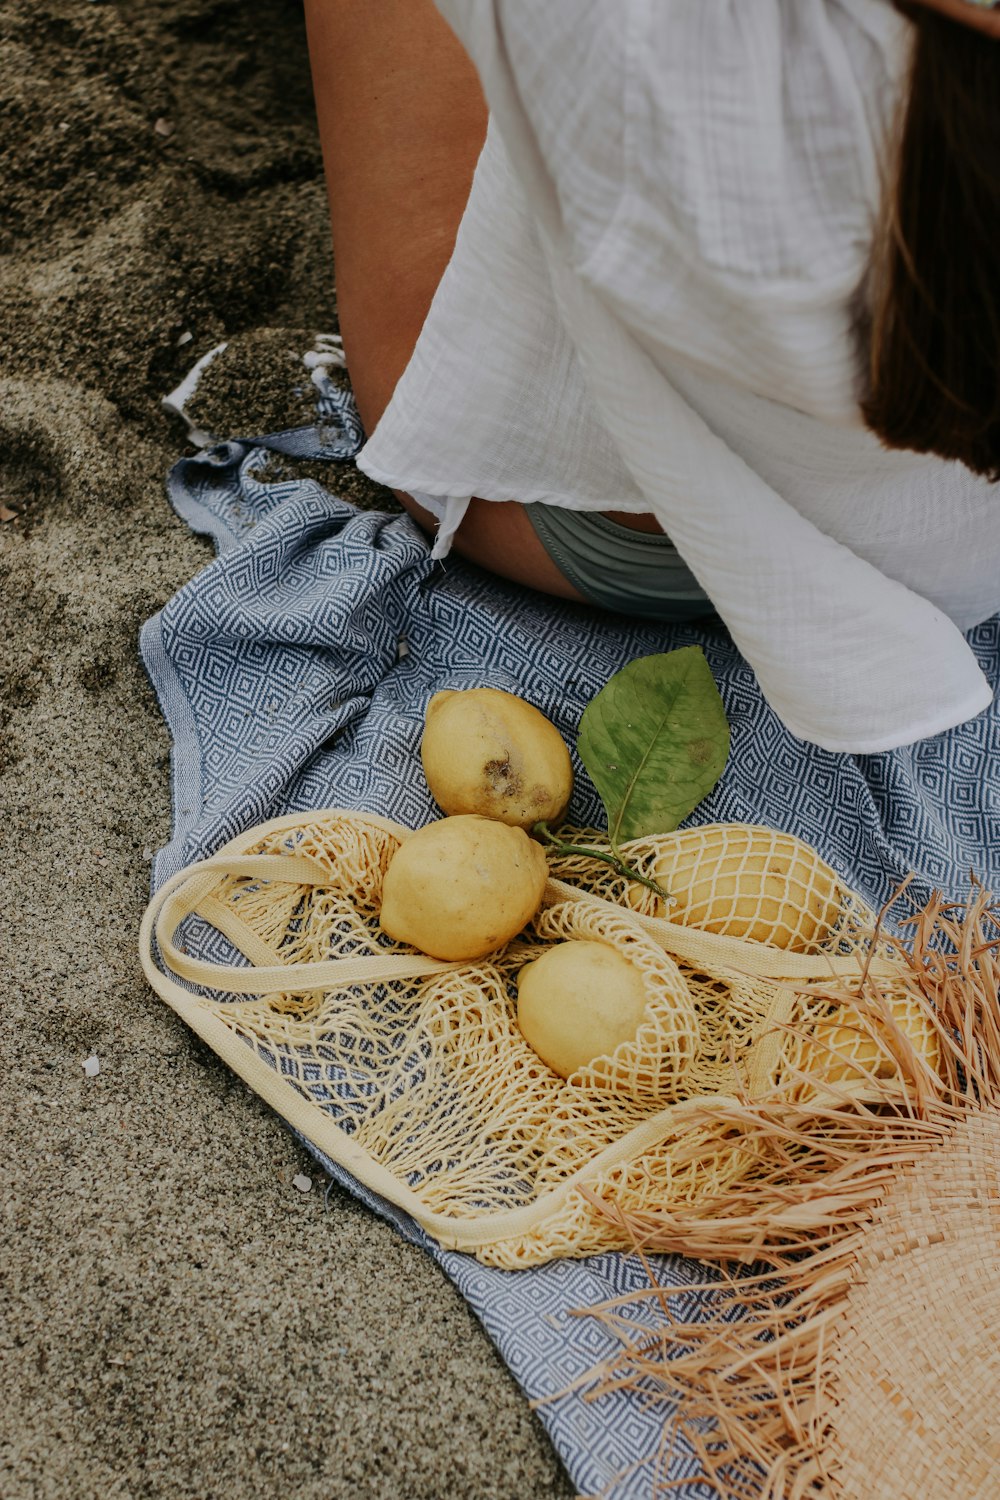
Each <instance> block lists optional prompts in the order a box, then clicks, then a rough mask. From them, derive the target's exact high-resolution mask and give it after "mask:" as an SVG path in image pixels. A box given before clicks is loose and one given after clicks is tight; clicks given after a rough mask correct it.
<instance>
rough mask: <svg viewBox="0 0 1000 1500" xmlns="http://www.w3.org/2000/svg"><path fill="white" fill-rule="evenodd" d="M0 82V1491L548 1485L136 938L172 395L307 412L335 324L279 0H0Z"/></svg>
mask: <svg viewBox="0 0 1000 1500" xmlns="http://www.w3.org/2000/svg"><path fill="white" fill-rule="evenodd" d="M359 3H360V0H359ZM0 101H2V104H0V122H2V124H0V155H2V169H0V252H2V255H0V328H2V334H0V339H2V347H3V356H2V363H0V395H2V399H0V506H2V509H0V517H2V519H0V567H2V573H3V579H2V584H0V598H2V609H3V617H4V639H5V640H6V642H7V645H6V648H5V651H4V655H3V663H2V684H3V698H4V707H3V737H2V757H3V768H2V777H3V780H2V791H0V800H2V809H3V816H2V818H0V841H2V851H3V852H2V860H0V880H2V885H3V893H2V898H0V913H2V916H0V923H2V927H3V938H2V942H3V954H4V985H3V991H4V993H3V1002H2V1006H0V1035H2V1048H0V1056H2V1074H0V1132H2V1139H3V1142H4V1162H5V1169H4V1171H3V1178H2V1184H0V1207H2V1212H0V1372H2V1375H0V1389H2V1400H0V1495H2V1496H3V1500H57V1497H58V1500H91V1497H93V1500H97V1497H101V1500H139V1497H157V1500H161V1497H162V1500H186V1497H191V1500H209V1497H218V1500H245V1497H272V1496H273V1497H275V1500H277V1497H279V1496H280V1497H282V1500H284V1497H292V1496H294V1497H296V1500H336V1497H339V1496H345V1497H346V1496H352V1497H355V1500H357V1497H366V1496H372V1497H375V1496H378V1497H397V1496H398V1497H407V1500H417V1497H455V1500H459V1497H470V1500H471V1497H475V1500H487V1497H497V1500H507V1497H510V1500H515V1497H516V1500H526V1497H530V1496H549V1495H563V1496H564V1495H569V1494H570V1493H572V1490H571V1486H570V1485H569V1482H568V1480H567V1478H566V1476H565V1473H564V1471H563V1469H562V1467H561V1465H560V1464H559V1462H558V1460H557V1459H556V1458H555V1456H554V1454H553V1452H552V1450H551V1448H550V1446H549V1444H548V1442H547V1439H546V1438H545V1436H544V1433H543V1431H542V1429H541V1426H540V1424H539V1423H538V1421H537V1419H536V1418H535V1417H534V1416H533V1415H532V1414H531V1413H530V1412H529V1410H528V1408H527V1404H526V1402H525V1401H524V1399H523V1398H522V1397H521V1395H520V1394H519V1392H518V1390H517V1388H516V1386H515V1385H514V1382H513V1381H512V1379H511V1378H510V1377H509V1376H508V1375H507V1373H506V1371H505V1369H504V1367H503V1366H502V1364H501V1362H500V1360H499V1358H498V1357H497V1356H496V1355H495V1354H494V1352H493V1350H492V1347H491V1346H490V1345H489V1343H488V1342H487V1340H486V1338H485V1335H484V1334H483V1333H482V1332H481V1330H480V1328H479V1325H478V1324H477V1322H476V1321H475V1319H474V1317H473V1316H472V1314H471V1313H470V1312H469V1311H468V1310H467V1308H466V1306H465V1304H464V1303H463V1302H462V1300H461V1299H460V1297H459V1296H458V1294H457V1293H456V1292H455V1291H454V1289H453V1288H452V1286H451V1284H450V1283H449V1282H448V1281H447V1280H446V1279H445V1278H444V1276H443V1275H442V1274H441V1273H440V1272H439V1271H438V1269H437V1268H436V1266H435V1265H434V1264H433V1262H432V1261H431V1260H430V1259H429V1258H428V1257H426V1256H424V1255H423V1254H422V1253H421V1252H419V1251H417V1250H415V1249H413V1248H411V1247H410V1246H408V1245H406V1244H404V1243H403V1242H402V1241H400V1240H399V1239H398V1238H397V1236H396V1235H395V1234H394V1233H393V1231H392V1230H390V1229H389V1228H388V1227H387V1226H386V1225H384V1224H383V1223H382V1222H381V1221H380V1220H377V1219H376V1218H375V1217H374V1216H373V1215H371V1214H370V1213H369V1212H367V1211H366V1210H365V1209H363V1208H362V1207H361V1206H360V1205H358V1204H357V1203H356V1202H355V1201H354V1200H353V1199H351V1198H350V1197H349V1196H348V1195H347V1194H346V1193H344V1192H341V1191H340V1190H339V1189H334V1190H332V1191H331V1193H330V1195H329V1201H328V1206H326V1207H325V1206H324V1194H323V1188H324V1185H325V1184H324V1183H323V1182H322V1180H321V1178H320V1174H319V1173H318V1172H317V1170H316V1169H315V1167H314V1165H313V1163H312V1162H311V1160H310V1158H309V1157H308V1156H307V1155H306V1154H305V1152H304V1151H302V1150H301V1149H300V1148H299V1146H298V1145H297V1144H296V1143H295V1141H294V1140H293V1139H292V1138H291V1136H290V1135H289V1134H288V1133H287V1132H286V1131H285V1129H284V1128H283V1127H282V1125H281V1124H280V1123H279V1121H278V1120H277V1119H276V1118H275V1117H274V1116H273V1115H271V1114H270V1113H269V1112H268V1110H266V1109H265V1108H264V1107H263V1106H262V1105H261V1104H260V1103H258V1101H257V1100H256V1099H255V1098H254V1097H253V1096H252V1095H251V1094H250V1093H249V1092H248V1090H247V1089H246V1088H245V1087H244V1086H243V1085H242V1084H241V1083H240V1082H238V1081H237V1080H236V1079H235V1078H234V1077H233V1076H232V1075H231V1074H230V1073H229V1072H228V1071H227V1070H226V1068H225V1067H223V1065H222V1064H221V1063H220V1062H218V1061H217V1059H216V1058H215V1056H214V1055H213V1054H212V1053H210V1052H209V1051H208V1050H207V1049H206V1048H204V1047H203V1046H202V1045H201V1044H200V1043H199V1042H198V1041H197V1040H196V1039H195V1038H194V1037H193V1036H192V1035H191V1034H190V1033H188V1032H187V1031H186V1030H185V1028H184V1027H183V1025H182V1024H181V1023H180V1022H179V1021H178V1020H177V1019H176V1018H175V1017H174V1015H173V1014H172V1013H171V1012H170V1011H169V1010H168V1009H167V1008H166V1007H165V1006H164V1005H163V1004H162V1003H161V1002H160V1001H159V1000H158V999H157V998H156V997H155V996H154V995H153V994H152V993H151V992H150V991H149V990H148V989H147V987H146V985H145V983H144V982H143V979H142V977H141V974H140V971H139V965H138V961H137V958H136V956H135V935H136V929H137V926H138V923H139V919H140V915H141V912H142V909H143V906H144V904H145V899H146V895H147V881H148V866H149V855H150V853H151V851H152V850H153V849H154V848H155V847H157V846H158V845H160V844H162V843H163V842H165V840H166V839H167V837H168V833H169V743H168V737H167V733H166V730H165V727H164V725H163V722H162V720H161V717H160V714H159V711H158V708H157V706H156V703H155V700H154V697H153V694H152V691H151V689H150V687H149V685H148V683H147V681H146V678H145V675H144V673H143V671H142V668H141V666H140V663H139V658H138V654H137V648H136V637H137V632H138V629H139V626H140V625H141V623H142V622H143V621H144V620H145V619H146V618H147V617H148V616H149V615H150V614H152V613H153V612H154V611H155V610H156V609H157V608H158V607H159V606H160V605H162V604H163V603H164V601H165V600H166V599H167V598H168V597H169V596H170V594H172V593H173V591H174V590H175V589H176V588H177V587H178V586H179V585H181V584H182V583H184V582H185V580H186V579H187V578H188V577H190V575H191V574H192V573H194V572H195V571H196V570H197V569H198V568H200V567H202V566H204V564H205V563H206V562H207V561H208V560H209V558H210V556H211V551H210V548H209V546H208V544H207V543H206V542H205V541H204V540H201V539H198V538H196V537H193V536H192V535H191V534H190V533H189V532H188V530H187V528H186V527H185V526H184V525H183V524H182V523H181V522H180V521H179V520H177V518H176V517H174V515H173V514H172V512H171V511H170V510H169V508H168V505H167V502H166V499H165V495H164V489H163V481H164V476H165V474H166V472H167V470H168V468H169V466H170V464H171V463H172V462H173V460H174V459H175V458H177V457H178V456H180V455H181V454H182V453H183V452H185V451H189V450H188V449H187V448H186V446H185V438H184V431H183V428H182V426H181V424H180V423H179V422H178V421H177V420H176V419H175V418H171V417H169V416H168V415H167V414H166V413H165V412H164V411H163V410H162V409H161V407H160V404H159V400H160V397H161V396H162V395H163V394H164V392H166V391H168V390H169V389H171V387H172V386H173V385H175V384H176V382H177V380H178V379H179V378H180V376H181V375H182V374H183V373H184V372H185V371H186V370H187V369H188V368H189V367H190V365H191V364H192V363H193V361H194V359H195V358H196V357H197V356H199V355H200V354H202V353H204V352H205V351H207V350H208V349H210V348H211V347H212V346H213V345H215V344H217V343H218V342H219V341H220V340H222V339H224V338H230V339H231V340H232V341H233V342H232V347H231V351H230V358H228V359H227V361H226V362H225V365H224V366H220V369H219V371H218V372H214V373H213V374H212V378H211V379H209V380H206V383H205V387H204V389H203V391H202V393H201V400H200V406H199V413H198V414H199V419H200V420H201V421H202V422H204V423H205V424H207V425H209V426H210V427H211V428H212V429H213V430H214V431H216V432H217V433H218V434H219V435H236V434H239V433H248V432H259V431H266V430H273V429H275V428H277V427H280V426H284V425H290V424H293V423H299V422H303V421H307V420H309V416H310V406H309V392H308V387H307V385H306V388H305V390H304V391H303V385H302V380H301V374H300V371H301V365H300V362H299V355H300V354H301V352H302V350H303V349H304V348H306V347H308V341H309V340H310V338H311V337H312V335H313V333H314V332H315V331H316V330H324V331H328V330H330V329H331V328H332V327H334V326H335V307H334V298H333V289H332V282H333V277H332V265H331V261H330V249H329V236H328V229H327V222H326V207H325V199H324V195H323V186H322V175H321V165H320V159H319V150H318V145H317V141H316V135H315V129H314V123H313V114H312V102H311V97H310V93H309V83H308V64H307V58H306V51H305V42H304V35H303V29H302V22H301V13H300V8H299V6H298V4H296V3H294V0H240V3H237V0H3V3H2V4H0ZM188 335H190V337H189V336H188ZM353 482H354V483H355V485H356V489H355V490H354V491H353V493H354V494H355V496H356V498H358V499H359V500H361V501H370V500H371V498H372V493H371V487H369V486H367V484H366V483H363V482H361V481H360V480H354V481H353ZM92 1056H96V1058H97V1059H98V1060H99V1066H100V1071H99V1073H97V1075H96V1076H93V1077H89V1076H87V1074H86V1073H85V1070H84V1066H83V1065H84V1062H85V1061H86V1060H87V1059H88V1058H90V1057H92ZM297 1174H304V1175H306V1176H308V1177H310V1178H311V1179H312V1189H311V1191H309V1192H306V1193H303V1192H300V1191H299V1190H298V1189H297V1188H296V1187H295V1186H294V1185H293V1178H295V1177H296V1175H297Z"/></svg>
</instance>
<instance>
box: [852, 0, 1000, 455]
mask: <svg viewBox="0 0 1000 1500" xmlns="http://www.w3.org/2000/svg"><path fill="white" fill-rule="evenodd" d="M899 8H900V9H901V10H904V11H905V13H906V14H907V15H909V16H910V17H911V18H912V20H913V21H914V23H915V25H916V28H917V34H916V46H915V53H914V59H913V68H912V78H911V82H910V91H909V98H908V102H907V105H906V112H905V118H904V121H903V130H902V140H901V145H900V152H899V160H898V168H897V172H896V178H895V184H894V187H893V191H892V193H891V195H890V200H889V202H888V203H887V205H886V208H887V213H886V224H885V233H884V235H883V243H882V246H881V247H880V250H879V252H878V254H877V257H876V263H875V266H874V268H873V270H874V277H873V306H872V312H871V316H872V322H871V324H870V331H871V371H870V384H869V390H868V394H867V398H866V400H865V401H864V402H863V403H862V410H863V412H864V416H865V419H866V421H867V423H868V426H869V427H870V428H871V429H872V431H874V432H876V433H877V434H878V435H879V436H880V437H881V438H882V439H883V441H884V442H885V443H886V444H888V446H889V447H891V448H909V449H914V450H916V451H917V452H921V453H937V454H939V455H940V456H941V457H943V458H951V459H959V460H960V461H961V462H962V463H964V464H966V465H967V466H968V467H969V468H970V469H972V470H973V471H974V472H975V473H977V474H982V475H984V476H985V477H986V478H988V479H990V480H993V481H994V482H996V481H1000V41H996V40H993V39H992V38H989V37H984V36H981V35H980V34H979V33H978V32H976V31H974V30H972V29H971V28H969V27H966V26H962V25H959V24H957V23H956V22H954V21H950V20H947V19H946V18H945V17H943V16H941V15H938V14H937V13H935V12H934V11H931V10H927V9H925V8H924V7H923V6H912V7H911V6H905V5H900V7H899Z"/></svg>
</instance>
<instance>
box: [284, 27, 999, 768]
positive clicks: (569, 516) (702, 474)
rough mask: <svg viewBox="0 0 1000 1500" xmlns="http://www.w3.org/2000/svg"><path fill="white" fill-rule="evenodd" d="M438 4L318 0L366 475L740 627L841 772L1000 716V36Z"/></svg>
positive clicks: (602, 582) (483, 556)
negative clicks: (996, 689)
mask: <svg viewBox="0 0 1000 1500" xmlns="http://www.w3.org/2000/svg"><path fill="white" fill-rule="evenodd" d="M439 11H440V14H438V12H437V11H435V10H433V9H432V8H431V7H430V5H429V4H427V3H425V0H366V3H365V4H364V5H361V4H360V3H355V0H310V3H309V4H307V16H308V21H309V30H310V48H311V53H312V57H313V68H314V78H315V84H316V96H317V106H318V112H319V121H320V129H321V134H322V138H323V147H324V157H325V164H326V170H327V179H328V185H329V192H330V202H331V214H332V220H333V227H334V251H335V259H336V264H337V280H338V297H339V305H340V317H341V327H342V331H343V334H344V340H345V346H346V349H347V353H348V361H349V366H350V370H351V375H352V380H353V383H354V388H355V393H356V395H357V399H358V404H359V407H360V410H361V415H362V419H363V420H364V423H365V427H366V430H367V431H368V432H369V434H371V438H370V441H369V443H368V445H367V446H366V448H365V450H364V452H363V454H362V457H361V460H360V461H361V465H362V467H363V468H365V469H366V470H367V472H369V473H370V474H372V475H373V476H374V477H376V478H378V479H381V480H382V481H383V482H386V483H389V484H391V485H392V486H393V487H394V488H395V489H396V490H397V492H399V493H400V495H401V498H402V500H403V503H404V504H405V505H406V507H407V509H408V510H409V511H410V512H411V514H412V515H414V516H415V518H416V519H417V520H418V522H419V523H420V524H421V525H423V526H425V527H426V528H427V529H428V530H429V531H433V530H434V529H435V527H436V528H437V542H436V548H435V550H436V554H437V555H439V556H443V555H444V553H445V552H446V551H447V549H448V547H449V546H451V545H453V546H454V547H455V550H456V551H458V552H459V553H460V554H461V555H463V556H464V557H467V558H469V559H471V560H473V561H475V562H478V563H481V564H483V565H485V566H487V567H489V568H491V569H492V570H493V571H495V572H497V573H500V574H502V575H504V576H505V577H507V578H512V579H514V580H516V581H518V582H521V583H526V584H529V585H531V586H533V587H535V588H538V589H542V590H544V591H546V592H548V593H550V594H554V595H557V596H559V597H561V598H569V599H578V600H583V601H584V602H590V603H595V604H601V605H604V606H605V607H609V608H617V609H621V610H623V611H625V612H630V613H637V614H645V615H647V616H653V617H658V618H663V619H678V618H692V617H696V616H698V615H700V614H702V615H703V614H707V613H710V612H711V611H713V610H714V611H717V612H718V614H719V615H720V616H721V617H722V619H723V621H724V622H725V624H726V625H727V627H728V628H729V630H730V631H731V633H732V635H733V637H734V639H735V641H736V643H737V645H738V646H739V647H740V649H741V651H742V652H743V654H744V656H745V657H746V658H747V660H748V661H749V662H750V663H751V665H752V666H753V667H754V669H755V671H756V673H757V677H758V680H759V682H760V686H761V689H762V691H763V692H764V694H765V696H766V697H767V698H768V700H769V701H770V703H771V704H772V706H773V707H774V709H775V710H776V712H777V713H778V714H779V715H780V717H781V718H782V719H783V720H784V722H785V723H786V724H787V725H788V727H789V728H790V729H791V730H792V731H793V732H794V733H796V734H799V735H800V736H801V737H802V738H804V739H808V740H812V741H814V742H816V743H818V744H820V745H823V746H825V747H826V748H828V749H831V750H843V751H852V752H862V751H863V752H873V751H880V750H885V749H889V748H892V747H895V746H898V745H902V744H907V743H910V742H912V741H915V740H918V739H920V738H923V737H924V736H927V735H931V734H936V733H938V732H940V731H942V730H944V729H946V728H948V727H950V726H952V725H954V724H957V723H960V722H963V721H964V720H965V719H967V718H970V717H972V716H973V715H975V714H977V713H979V712H981V711H982V710H983V709H984V708H985V707H986V706H987V704H988V703H989V702H990V701H991V688H990V685H989V684H988V683H987V681H986V679H985V678H984V676H983V674H982V672H981V671H980V670H979V667H978V665H977V663H976V661H975V658H974V656H973V654H972V652H971V651H970V649H969V647H968V645H967V644H966V642H965V640H964V639H963V636H962V631H965V630H968V629H969V628H970V627H971V626H973V625H974V624H976V623H978V622H979V621H981V620H983V619H986V618H989V617H990V616H991V615H993V614H994V613H996V612H997V610H1000V504H998V503H997V502H998V501H1000V494H998V493H997V492H996V491H995V489H994V481H995V480H996V478H997V475H998V473H1000V394H998V392H1000V379H998V368H1000V285H998V281H997V277H996V274H995V263H996V262H995V246H996V245H997V244H998V243H1000V232H998V228H1000V178H998V165H997V164H998V162H1000V139H998V128H1000V127H998V119H997V117H998V116H1000V111H998V109H997V105H996V101H997V97H998V86H1000V47H998V46H997V38H998V37H1000V16H997V15H995V14H991V13H990V8H988V7H985V6H979V5H974V4H972V3H970V0H935V3H934V4H930V3H924V4H920V5H912V6H905V7H902V6H900V7H894V6H893V5H891V4H889V3H888V0H749V3H747V0H743V3H725V0H672V3H669V4H668V3H665V0H549V3H547V4H546V5H545V6H537V5H534V4H531V3H529V0H439ZM442 16H443V17H444V18H445V19H444V20H443V19H442ZM445 21H447V22H448V23H450V26H451V27H453V28H454V31H452V30H451V29H449V25H446V24H445ZM457 38H460V41H459V40H457ZM484 93H485V100H484ZM487 101H488V104H489V116H490V124H489V131H488V133H487ZM902 113H905V121H904V123H903V124H902V125H901V124H900V119H901V115H902ZM900 137H901V144H900V143H899V141H900ZM484 142H485V145H484ZM470 189H471V191H470ZM432 303H433V306H432ZM473 495H475V496H477V497H478V498H476V499H472V500H471V501H470V500H469V496H473ZM668 537H669V541H668V540H667V538H668Z"/></svg>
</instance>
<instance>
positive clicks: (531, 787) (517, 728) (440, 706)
mask: <svg viewBox="0 0 1000 1500" xmlns="http://www.w3.org/2000/svg"><path fill="white" fill-rule="evenodd" d="M420 755H421V759H422V761H423V766H424V775H425V776H426V777H427V785H428V786H429V787H430V789H431V794H432V796H433V797H434V800H435V801H436V802H437V804H438V806H439V807H440V808H441V809H442V811H443V812H445V813H450V814H459V813H476V814H478V815H479V816H480V817H484V818H495V819H496V820H497V821H498V822H501V823H509V824H511V825H512V826H514V827H518V828H532V827H533V826H534V825H535V824H536V823H540V822H544V823H558V822H559V821H560V820H561V819H562V817H563V814H564V813H565V811H566V806H567V804H568V802H569V798H570V793H571V792H572V790H573V768H572V765H571V762H570V758H569V751H568V750H567V748H566V746H565V744H564V742H563V738H562V735H561V734H560V733H559V731H558V729H557V728H556V727H555V725H554V724H552V723H551V722H550V721H549V720H548V719H547V718H546V717H545V715H544V714H542V713H540V712H539V710H538V709H537V708H535V707H534V705H533V704H531V703H526V702H525V701H524V699H523V698H518V697H517V696H516V695H515V694H514V693H505V692H501V690H500V689H499V688H467V689H464V690H461V691H455V692H452V691H444V692H440V693H435V694H434V696H433V698H432V699H431V700H430V703H429V704H428V705H427V714H426V718H425V722H424V734H423V740H422V741H421V745H420Z"/></svg>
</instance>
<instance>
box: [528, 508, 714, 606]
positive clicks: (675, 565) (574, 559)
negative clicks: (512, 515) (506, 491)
mask: <svg viewBox="0 0 1000 1500" xmlns="http://www.w3.org/2000/svg"><path fill="white" fill-rule="evenodd" d="M524 508H525V510H526V511H527V513H528V519H529V520H530V522H531V524H532V526H533V527H534V529H535V532H536V534H537V536H538V540H539V541H540V542H541V544H542V546H543V547H544V548H545V550H546V552H547V553H548V554H549V556H550V557H551V559H552V561H553V562H554V563H555V565H556V567H557V568H558V569H559V571H560V572H561V573H563V574H565V576H566V577H567V578H568V579H569V581H570V583H572V584H573V586H574V588H576V589H577V590H578V591H579V592H580V593H581V594H582V595H583V597H584V598H585V599H586V600H587V601H588V602H589V603H590V604H597V605H600V607H601V608H602V609H610V610H614V611H615V612H616V613H617V614H620V615H634V616H637V617H639V618H641V619H646V620H696V619H699V618H701V617H704V616H705V615H711V614H714V613H715V611H714V609H713V607H712V602H711V600H710V599H709V597H708V595H707V594H706V593H705V591H704V590H703V589H701V588H699V587H698V580H697V579H696V578H695V576H694V574H693V573H692V572H691V571H690V569H689V568H688V567H687V566H686V565H685V563H684V562H683V560H682V558H681V555H680V553H679V552H678V551H677V548H676V547H675V546H674V544H673V542H672V541H671V540H670V538H669V537H668V536H664V535H663V533H662V532H647V531H632V530H631V529H630V528H629V527H628V526H620V525H619V524H618V522H617V521H609V520H608V518H607V516H602V515H601V514H600V512H599V511H594V510H566V509H564V508H563V507H562V506H558V505H541V504H538V503H535V504H531V505H526V506H525V507H524Z"/></svg>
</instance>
